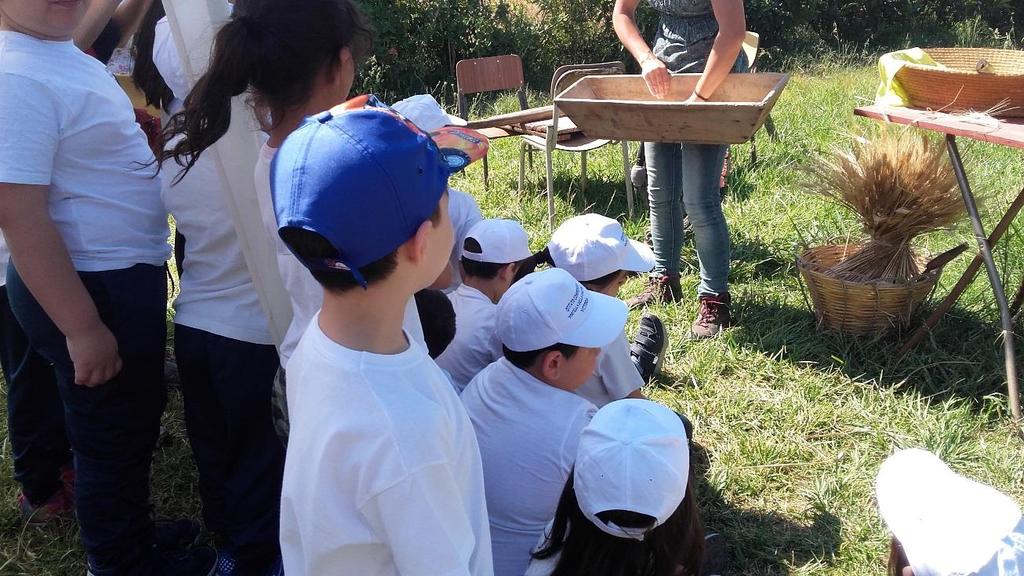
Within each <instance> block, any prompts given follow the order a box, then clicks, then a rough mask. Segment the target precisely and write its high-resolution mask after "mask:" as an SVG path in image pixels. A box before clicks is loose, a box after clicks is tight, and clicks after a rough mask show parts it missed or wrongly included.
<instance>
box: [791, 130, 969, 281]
mask: <svg viewBox="0 0 1024 576" xmlns="http://www.w3.org/2000/svg"><path fill="white" fill-rule="evenodd" d="M807 172H808V173H809V176H810V177H809V178H808V179H807V186H808V190H809V191H811V192H814V193H817V194H820V195H822V196H824V197H825V198H828V199H830V200H833V201H835V202H837V203H839V204H841V205H843V206H846V207H848V208H850V209H851V210H853V211H854V212H855V213H856V214H857V215H858V216H859V218H860V220H861V223H862V225H863V229H864V232H865V234H867V236H868V241H867V242H866V243H865V244H864V246H863V248H861V249H860V250H859V251H857V252H856V253H855V254H852V255H851V256H850V257H849V258H846V259H844V260H843V261H841V262H839V263H837V264H836V265H835V266H833V267H832V268H831V272H830V273H831V275H833V276H834V277H836V278H840V279H844V280H852V281H865V282H866V281H877V280H880V281H883V282H894V283H899V282H905V281H907V280H911V279H913V278H914V277H916V276H918V275H919V274H920V273H921V266H920V264H919V261H918V260H917V259H916V258H915V256H914V252H913V250H912V248H911V241H912V240H913V239H914V238H915V237H917V236H919V235H921V234H923V233H925V232H931V231H934V230H939V229H942V228H947V227H949V226H950V225H952V224H953V223H954V222H956V221H957V220H958V219H959V218H960V217H961V215H962V214H963V211H964V205H963V202H962V200H961V198H960V194H959V192H958V189H957V184H956V178H955V176H954V175H953V170H952V168H951V167H950V165H949V162H948V161H947V160H946V158H945V154H944V149H943V148H942V146H941V145H937V144H935V143H934V142H933V141H932V140H931V139H929V138H928V136H927V135H925V134H923V133H918V132H911V131H908V130H896V129H891V128H887V127H882V128H879V129H877V131H875V132H874V133H873V134H872V135H870V136H869V137H855V138H854V139H853V144H852V147H851V148H849V149H835V150H834V151H833V152H832V153H831V154H829V155H827V156H824V157H822V158H821V159H819V160H818V161H817V162H816V163H814V164H813V165H812V166H811V167H810V168H808V169H807Z"/></svg>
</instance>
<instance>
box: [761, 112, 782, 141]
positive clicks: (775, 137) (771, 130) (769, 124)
mask: <svg viewBox="0 0 1024 576" xmlns="http://www.w3.org/2000/svg"><path fill="white" fill-rule="evenodd" d="M764 129H765V130H767V131H768V137H769V138H771V139H772V142H778V141H779V131H778V130H776V129H775V120H772V115H771V114H769V115H768V118H765V121H764Z"/></svg>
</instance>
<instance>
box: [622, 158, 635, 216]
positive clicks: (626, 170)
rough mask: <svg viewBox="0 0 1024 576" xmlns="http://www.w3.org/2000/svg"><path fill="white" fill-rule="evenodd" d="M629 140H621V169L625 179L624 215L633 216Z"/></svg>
mask: <svg viewBox="0 0 1024 576" xmlns="http://www.w3.org/2000/svg"><path fill="white" fill-rule="evenodd" d="M630 168H631V166H630V165H629V142H627V141H625V140H623V141H622V171H623V174H624V176H625V180H626V215H627V216H628V217H629V218H633V178H632V177H631V175H630V171H631V170H630Z"/></svg>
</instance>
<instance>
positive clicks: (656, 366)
mask: <svg viewBox="0 0 1024 576" xmlns="http://www.w3.org/2000/svg"><path fill="white" fill-rule="evenodd" d="M546 252H547V254H546V255H545V254H544V253H543V252H542V257H545V256H546V258H545V259H546V260H547V262H548V263H549V264H551V265H552V266H555V267H557V268H561V269H563V270H565V271H566V272H568V273H569V274H571V275H572V277H573V278H575V279H576V280H578V281H579V282H581V283H582V284H583V285H584V286H586V287H587V289H589V290H593V291H595V292H600V293H602V294H605V295H607V296H612V297H615V298H617V297H618V295H619V288H621V287H622V285H623V284H624V283H625V282H626V275H627V274H629V273H638V272H650V271H651V270H653V269H654V253H653V252H651V249H650V248H649V247H648V246H647V245H646V244H641V243H640V242H637V241H635V240H631V239H629V238H628V237H627V236H626V233H625V232H623V230H622V225H621V224H619V223H618V222H617V221H616V220H613V219H612V218H608V217H606V216H601V215H599V214H584V215H582V216H575V217H573V218H570V219H568V220H566V221H565V222H563V223H562V225H561V226H559V227H558V229H557V230H555V232H554V234H552V235H551V241H550V242H548V246H547V250H546ZM664 348H665V327H664V326H663V325H662V323H661V320H659V319H658V317H657V316H654V315H651V314H645V315H644V317H643V318H641V319H640V329H639V331H638V333H637V337H636V338H635V339H634V341H633V343H632V345H630V343H629V341H628V340H626V333H625V332H622V333H621V334H619V337H618V338H616V339H615V341H614V342H612V343H611V345H609V346H607V347H605V349H604V350H602V351H601V357H600V358H599V359H598V362H597V370H595V372H594V375H593V376H592V377H591V378H590V379H589V380H587V383H586V384H584V385H583V387H581V388H580V389H579V391H578V392H577V394H579V395H580V396H583V397H584V398H586V399H587V400H590V401H591V402H593V403H594V404H595V405H596V406H597V407H598V408H600V407H602V406H604V405H605V404H607V403H609V402H612V401H614V400H621V399H623V398H643V397H644V396H643V393H642V392H641V390H640V388H641V386H643V385H644V384H645V383H646V382H647V381H649V380H650V379H651V378H653V377H654V375H655V374H656V373H657V372H658V371H659V370H660V368H661V356H662V351H663V350H664Z"/></svg>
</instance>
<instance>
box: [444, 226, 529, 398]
mask: <svg viewBox="0 0 1024 576" xmlns="http://www.w3.org/2000/svg"><path fill="white" fill-rule="evenodd" d="M531 256H532V253H531V252H530V238H529V236H527V234H526V230H523V227H522V226H521V225H520V224H519V223H518V222H515V221H512V220H500V219H491V220H482V221H480V222H477V223H476V225H474V226H473V227H472V228H471V229H470V230H469V234H467V236H466V239H465V240H464V241H463V246H462V262H461V267H462V272H463V274H462V280H463V283H462V284H461V285H460V286H459V287H458V288H456V289H455V291H454V292H452V293H451V294H449V295H448V298H449V299H450V300H451V302H452V307H453V308H455V339H454V340H452V342H451V344H449V345H448V348H447V349H446V350H445V351H444V353H442V354H441V355H440V356H438V357H437V365H438V366H440V367H441V368H442V369H444V370H446V371H447V372H448V374H449V375H451V377H452V383H453V384H454V385H455V388H456V390H457V391H458V392H460V393H461V392H462V390H463V389H464V388H465V387H466V384H469V381H470V380H472V379H473V377H474V376H476V375H477V374H478V373H479V372H480V371H481V370H483V369H484V368H486V367H487V365H488V364H490V363H491V362H494V361H495V360H497V359H499V358H501V355H502V353H501V340H499V339H498V334H497V332H496V330H495V328H494V319H495V316H496V315H497V310H498V300H500V299H501V296H502V295H503V294H504V293H505V292H506V291H507V290H508V289H509V287H510V286H512V280H513V279H514V278H515V276H516V272H517V271H518V269H519V264H520V262H522V261H523V260H526V259H527V258H530V257H531Z"/></svg>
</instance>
